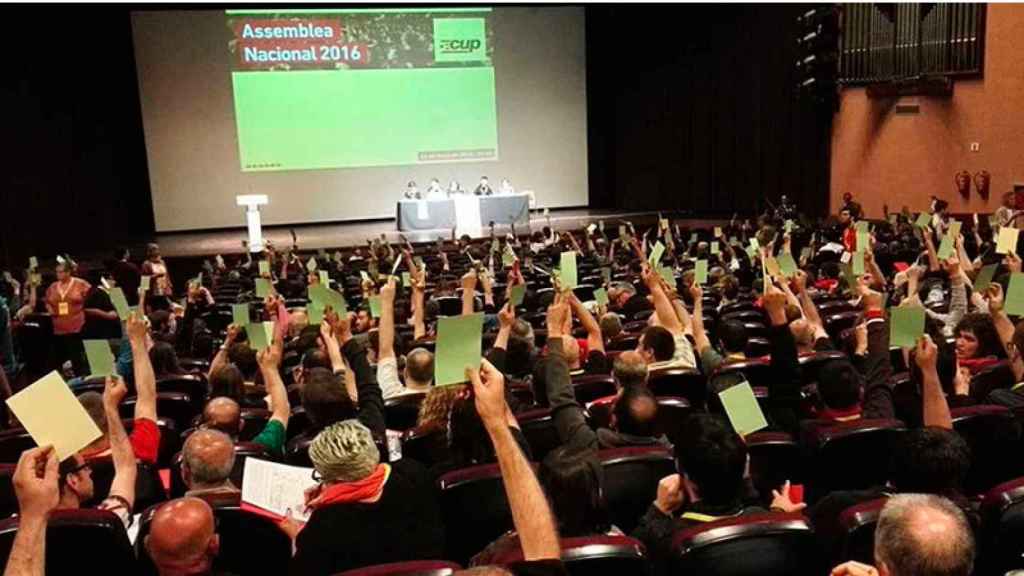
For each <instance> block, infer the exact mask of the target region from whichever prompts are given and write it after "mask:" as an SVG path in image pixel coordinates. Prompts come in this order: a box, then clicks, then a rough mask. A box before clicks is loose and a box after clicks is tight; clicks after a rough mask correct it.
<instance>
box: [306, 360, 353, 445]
mask: <svg viewBox="0 0 1024 576" xmlns="http://www.w3.org/2000/svg"><path fill="white" fill-rule="evenodd" d="M302 407H303V408H304V409H305V410H306V415H307V416H309V421H310V423H311V424H312V425H313V428H314V429H316V430H320V429H323V428H325V427H327V426H330V425H331V424H334V423H335V422H340V421H341V420H346V419H348V418H352V417H354V416H355V414H356V405H355V403H354V402H352V398H351V397H350V396H349V395H348V391H346V389H345V385H344V384H343V383H342V382H341V379H340V377H338V376H336V375H335V374H334V373H333V372H331V371H330V370H328V369H326V368H312V369H310V370H309V372H307V373H306V375H305V378H304V383H303V385H302Z"/></svg>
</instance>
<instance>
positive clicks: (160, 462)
mask: <svg viewBox="0 0 1024 576" xmlns="http://www.w3.org/2000/svg"><path fill="white" fill-rule="evenodd" d="M122 422H123V424H124V430H125V432H127V433H128V434H131V433H132V430H133V429H134V428H135V420H134V419H125V420H123V421H122ZM156 427H157V429H159V430H160V447H159V448H158V449H157V456H156V463H157V466H158V467H161V468H163V467H167V466H168V465H170V463H171V460H172V459H173V458H174V455H175V454H176V453H177V452H178V450H181V442H182V438H181V435H180V434H179V433H178V427H177V426H176V425H175V424H174V421H172V420H171V419H169V418H163V417H160V416H159V415H158V416H157V419H156Z"/></svg>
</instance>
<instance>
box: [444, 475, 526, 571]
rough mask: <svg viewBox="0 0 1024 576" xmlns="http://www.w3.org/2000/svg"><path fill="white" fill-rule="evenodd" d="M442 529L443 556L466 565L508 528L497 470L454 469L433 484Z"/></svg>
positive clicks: (506, 509)
mask: <svg viewBox="0 0 1024 576" xmlns="http://www.w3.org/2000/svg"><path fill="white" fill-rule="evenodd" d="M437 486H438V489H439V490H440V504H441V515H442V517H443V519H444V527H445V546H446V554H445V557H446V558H449V559H451V560H455V561H457V562H462V563H466V562H468V561H469V559H470V558H471V557H472V556H473V555H474V554H476V553H477V552H480V551H481V550H483V549H484V548H485V547H486V546H487V545H488V544H490V543H491V542H492V541H494V540H495V539H496V538H497V537H499V536H501V535H502V534H504V533H505V532H507V531H509V530H511V529H512V512H511V511H510V510H509V507H508V500H506V498H505V486H504V484H503V482H502V479H501V469H500V468H499V467H498V465H497V464H484V465H481V466H471V467H469V468H463V469H461V470H455V471H453V472H448V473H447V474H444V475H442V476H441V477H440V478H439V479H438V481H437Z"/></svg>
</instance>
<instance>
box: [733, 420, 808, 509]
mask: <svg viewBox="0 0 1024 576" xmlns="http://www.w3.org/2000/svg"><path fill="white" fill-rule="evenodd" d="M745 441H746V444H747V454H748V455H749V456H750V479H751V482H752V483H753V484H754V488H756V489H757V491H758V493H759V494H766V495H770V494H771V493H772V490H778V489H779V487H780V486H782V485H783V484H784V483H785V482H786V481H787V480H788V481H790V482H792V483H793V484H800V483H801V482H802V470H801V459H800V445H799V444H797V441H796V439H795V438H793V437H792V436H790V435H789V434H787V433H785V432H755V433H753V434H750V435H748V436H747V437H746V438H745Z"/></svg>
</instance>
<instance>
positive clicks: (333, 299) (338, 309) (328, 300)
mask: <svg viewBox="0 0 1024 576" xmlns="http://www.w3.org/2000/svg"><path fill="white" fill-rule="evenodd" d="M322 304H323V305H324V306H325V307H326V306H330V307H331V310H334V313H335V314H337V315H338V316H344V315H345V314H348V304H347V303H346V302H345V297H344V296H342V295H341V293H340V292H337V291H335V290H331V289H330V288H328V289H326V290H324V291H323V302H322ZM325 309H326V308H325Z"/></svg>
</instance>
